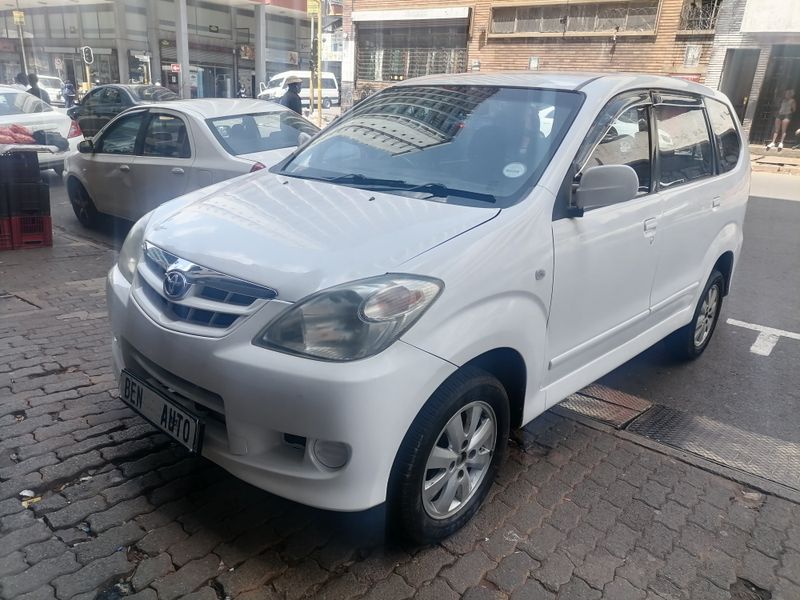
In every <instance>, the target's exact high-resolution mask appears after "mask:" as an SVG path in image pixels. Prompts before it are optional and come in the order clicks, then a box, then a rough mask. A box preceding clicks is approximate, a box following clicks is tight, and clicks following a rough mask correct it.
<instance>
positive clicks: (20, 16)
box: [11, 10, 25, 25]
mask: <svg viewBox="0 0 800 600" xmlns="http://www.w3.org/2000/svg"><path fill="white" fill-rule="evenodd" d="M11 14H12V15H13V16H14V25H25V13H24V12H22V11H21V10H12V11H11Z"/></svg>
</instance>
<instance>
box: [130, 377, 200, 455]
mask: <svg viewBox="0 0 800 600" xmlns="http://www.w3.org/2000/svg"><path fill="white" fill-rule="evenodd" d="M119 396H120V398H122V401H123V402H125V404H127V405H128V406H130V407H131V408H132V409H133V410H135V411H136V412H138V413H139V414H140V415H142V416H143V417H144V418H145V419H147V420H148V421H150V422H151V423H152V424H153V425H155V426H156V427H158V428H159V429H161V430H162V431H163V432H164V433H166V434H167V435H169V436H170V437H172V439H174V440H175V441H176V442H178V443H179V444H181V445H182V446H185V447H186V448H188V449H189V450H190V451H191V452H199V451H200V444H201V443H202V440H203V422H202V421H200V419H198V418H197V417H195V416H194V415H193V414H191V413H190V412H188V411H186V410H185V409H184V408H183V407H181V406H178V405H177V404H175V402H173V401H172V400H170V399H169V398H167V397H165V396H164V395H163V394H162V393H161V392H159V391H157V390H155V389H153V388H152V387H150V385H149V384H147V383H145V382H143V381H142V380H141V379H139V378H138V377H135V376H134V375H131V374H130V373H129V372H128V371H122V374H121V375H120V378H119Z"/></svg>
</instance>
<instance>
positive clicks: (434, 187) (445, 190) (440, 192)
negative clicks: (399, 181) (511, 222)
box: [402, 183, 496, 203]
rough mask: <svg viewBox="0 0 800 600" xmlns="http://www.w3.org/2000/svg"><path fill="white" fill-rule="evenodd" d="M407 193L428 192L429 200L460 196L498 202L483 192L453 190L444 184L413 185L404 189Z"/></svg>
mask: <svg viewBox="0 0 800 600" xmlns="http://www.w3.org/2000/svg"><path fill="white" fill-rule="evenodd" d="M402 189H403V191H406V192H427V193H429V194H430V196H428V198H447V197H448V196H458V197H460V198H469V199H471V200H480V201H481V202H492V203H494V202H496V199H495V197H494V196H492V195H491V194H484V193H483V192H473V191H470V190H459V189H456V188H451V187H448V186H446V185H444V184H443V183H423V184H420V185H412V186H409V187H404V188H402Z"/></svg>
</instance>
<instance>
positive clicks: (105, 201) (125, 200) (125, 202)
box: [79, 110, 147, 218]
mask: <svg viewBox="0 0 800 600" xmlns="http://www.w3.org/2000/svg"><path fill="white" fill-rule="evenodd" d="M146 116H147V111H144V110H137V111H134V112H131V113H128V114H126V115H122V116H121V117H120V118H119V119H117V120H116V121H114V122H113V123H112V124H111V125H110V126H109V127H108V129H106V130H105V131H104V132H103V133H102V135H101V136H99V137H98V139H96V140H95V144H94V153H92V154H82V155H81V156H82V158H83V160H81V161H80V162H79V164H80V165H81V166H80V169H81V173H80V176H81V179H82V180H83V181H84V183H85V184H86V190H87V191H88V192H89V196H91V198H92V200H93V201H94V203H95V206H97V209H98V210H99V211H100V212H103V213H108V214H112V215H115V216H118V217H123V218H130V216H129V210H128V206H129V205H130V203H131V201H132V199H133V197H134V180H133V169H134V167H135V161H136V149H137V146H138V144H139V139H140V137H141V130H142V126H143V124H144V121H145V117H146Z"/></svg>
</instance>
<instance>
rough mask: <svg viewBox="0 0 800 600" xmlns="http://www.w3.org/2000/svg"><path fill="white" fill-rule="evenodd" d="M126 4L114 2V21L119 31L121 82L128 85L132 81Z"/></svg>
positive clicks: (118, 56) (118, 51)
mask: <svg viewBox="0 0 800 600" xmlns="http://www.w3.org/2000/svg"><path fill="white" fill-rule="evenodd" d="M125 16H126V15H125V3H124V2H114V21H115V22H116V23H115V27H116V30H117V62H118V63H119V82H120V83H128V82H129V81H130V79H131V75H130V69H129V67H130V63H128V54H129V53H128V49H129V48H130V46H129V44H128V28H127V26H126V25H125Z"/></svg>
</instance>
